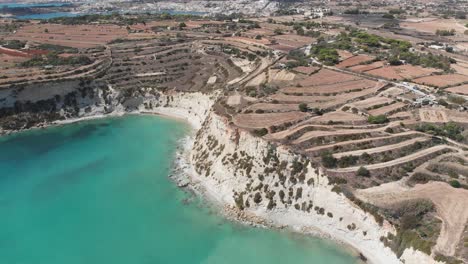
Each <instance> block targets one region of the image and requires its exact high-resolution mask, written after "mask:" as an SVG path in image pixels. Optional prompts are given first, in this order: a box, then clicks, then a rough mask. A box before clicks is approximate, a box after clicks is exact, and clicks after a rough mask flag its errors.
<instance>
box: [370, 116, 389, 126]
mask: <svg viewBox="0 0 468 264" xmlns="http://www.w3.org/2000/svg"><path fill="white" fill-rule="evenodd" d="M388 121H389V120H388V118H387V117H386V116H385V115H377V116H372V115H371V116H369V117H368V118H367V122H369V123H371V124H384V123H388Z"/></svg>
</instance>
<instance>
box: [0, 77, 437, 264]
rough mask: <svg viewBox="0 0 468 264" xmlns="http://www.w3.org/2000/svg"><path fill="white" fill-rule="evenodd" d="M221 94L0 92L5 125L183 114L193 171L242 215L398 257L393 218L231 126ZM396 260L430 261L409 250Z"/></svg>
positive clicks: (376, 256) (369, 254)
mask: <svg viewBox="0 0 468 264" xmlns="http://www.w3.org/2000/svg"><path fill="white" fill-rule="evenodd" d="M65 86H66V87H67V88H66V89H65V88H63V87H65ZM83 86H84V87H85V88H83ZM78 87H80V88H78ZM218 95H219V94H218V93H216V92H215V93H212V94H203V93H179V92H170V93H162V92H160V91H157V90H155V89H148V88H147V89H134V90H131V91H125V92H118V91H115V90H113V89H112V87H110V86H107V87H103V86H100V85H99V84H96V83H93V82H89V83H85V84H72V83H66V84H62V85H60V84H58V85H51V86H48V87H43V88H42V89H41V94H40V96H36V95H35V96H31V91H30V90H28V88H21V89H15V88H12V89H11V90H4V91H3V93H2V99H0V100H1V102H2V105H1V107H2V109H3V111H5V112H7V113H8V112H9V113H10V114H9V115H8V116H7V117H8V118H6V119H4V120H6V121H4V122H8V125H7V126H3V127H4V129H3V131H2V132H3V133H11V132H14V131H17V130H23V129H27V128H31V127H37V126H47V125H50V124H56V123H66V122H73V121H77V120H81V119H83V118H94V117H100V116H108V115H120V114H125V113H159V114H165V115H168V116H172V117H177V118H182V119H184V120H186V121H187V122H189V123H190V124H191V125H192V126H193V127H194V128H195V130H196V135H195V136H194V138H193V145H192V148H191V149H190V153H189V158H188V159H189V163H190V165H191V166H192V167H193V172H194V173H193V175H190V176H191V177H193V180H195V181H197V182H198V184H200V185H201V186H202V187H203V188H204V190H205V191H206V192H207V196H208V197H211V198H215V199H216V200H217V202H220V203H221V204H223V205H224V206H225V207H226V208H229V210H230V213H231V214H234V215H236V216H237V217H238V218H239V219H240V220H245V221H254V222H257V223H260V224H263V225H267V226H272V227H287V228H291V229H292V230H294V231H297V232H302V233H307V234H315V235H321V236H325V237H328V238H331V239H334V240H337V241H340V242H343V243H346V244H348V245H351V246H352V247H353V248H355V249H357V250H358V251H359V252H361V253H362V254H363V255H364V256H365V258H367V259H368V261H369V262H371V263H400V262H401V261H400V260H399V259H398V258H397V256H396V255H395V254H394V253H393V252H392V251H391V250H390V248H388V247H385V245H384V243H382V242H381V240H380V239H381V237H385V236H387V234H388V233H389V232H390V233H393V232H394V229H393V227H392V226H391V225H390V224H388V223H387V222H386V221H384V222H383V223H381V224H379V223H378V222H377V221H376V219H375V218H374V216H373V215H371V214H369V213H366V212H365V211H363V210H362V209H361V208H360V207H358V206H356V205H355V204H354V203H353V202H352V201H350V200H349V199H348V198H346V197H345V196H344V195H343V194H340V193H338V192H334V191H333V187H334V185H333V184H330V182H329V181H328V178H327V176H326V175H324V173H323V171H322V170H321V169H320V168H319V167H314V166H312V164H310V163H309V162H308V160H307V159H306V158H305V157H302V156H300V155H296V154H294V153H292V152H291V151H289V150H287V149H285V148H284V147H282V146H276V145H274V144H271V143H269V142H267V141H266V140H264V139H262V138H260V137H256V136H254V135H252V134H251V133H249V132H247V131H245V130H242V129H239V128H236V127H234V126H232V125H230V123H229V120H228V119H227V118H225V117H223V116H221V115H219V114H217V113H216V112H215V111H214V110H213V105H214V103H215V102H216V100H217V98H218ZM33 98H34V99H33ZM41 110H44V111H41ZM5 112H4V113H5ZM5 127H6V128H7V129H5ZM8 128H10V129H8ZM401 259H404V260H406V263H430V262H433V260H432V259H431V258H430V257H429V256H427V255H425V254H424V253H422V252H419V251H413V250H411V249H407V250H406V251H405V252H404V254H403V256H402V257H401Z"/></svg>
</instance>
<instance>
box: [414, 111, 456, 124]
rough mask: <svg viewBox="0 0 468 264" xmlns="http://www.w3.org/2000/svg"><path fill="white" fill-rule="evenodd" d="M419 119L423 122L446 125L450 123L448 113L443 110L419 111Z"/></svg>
mask: <svg viewBox="0 0 468 264" xmlns="http://www.w3.org/2000/svg"><path fill="white" fill-rule="evenodd" d="M419 118H420V119H421V121H422V122H433V123H445V122H448V121H449V119H448V116H447V113H446V112H445V110H442V109H440V110H438V109H428V108H423V109H419Z"/></svg>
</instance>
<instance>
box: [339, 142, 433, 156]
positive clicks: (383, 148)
mask: <svg viewBox="0 0 468 264" xmlns="http://www.w3.org/2000/svg"><path fill="white" fill-rule="evenodd" d="M429 140H430V138H428V137H420V138H412V139H409V140H405V141H402V142H400V143H397V144H393V145H385V146H381V147H377V148H370V149H360V150H354V151H348V152H342V153H337V154H333V156H334V157H335V158H337V159H339V158H341V157H343V156H359V155H361V154H362V153H364V152H366V153H367V154H374V153H379V152H384V151H389V150H395V149H399V148H402V147H405V146H409V145H412V144H414V143H416V142H426V141H429Z"/></svg>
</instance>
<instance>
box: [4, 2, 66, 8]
mask: <svg viewBox="0 0 468 264" xmlns="http://www.w3.org/2000/svg"><path fill="white" fill-rule="evenodd" d="M69 5H71V4H69V3H0V8H4V7H8V8H32V7H39V8H40V7H60V6H69Z"/></svg>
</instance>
